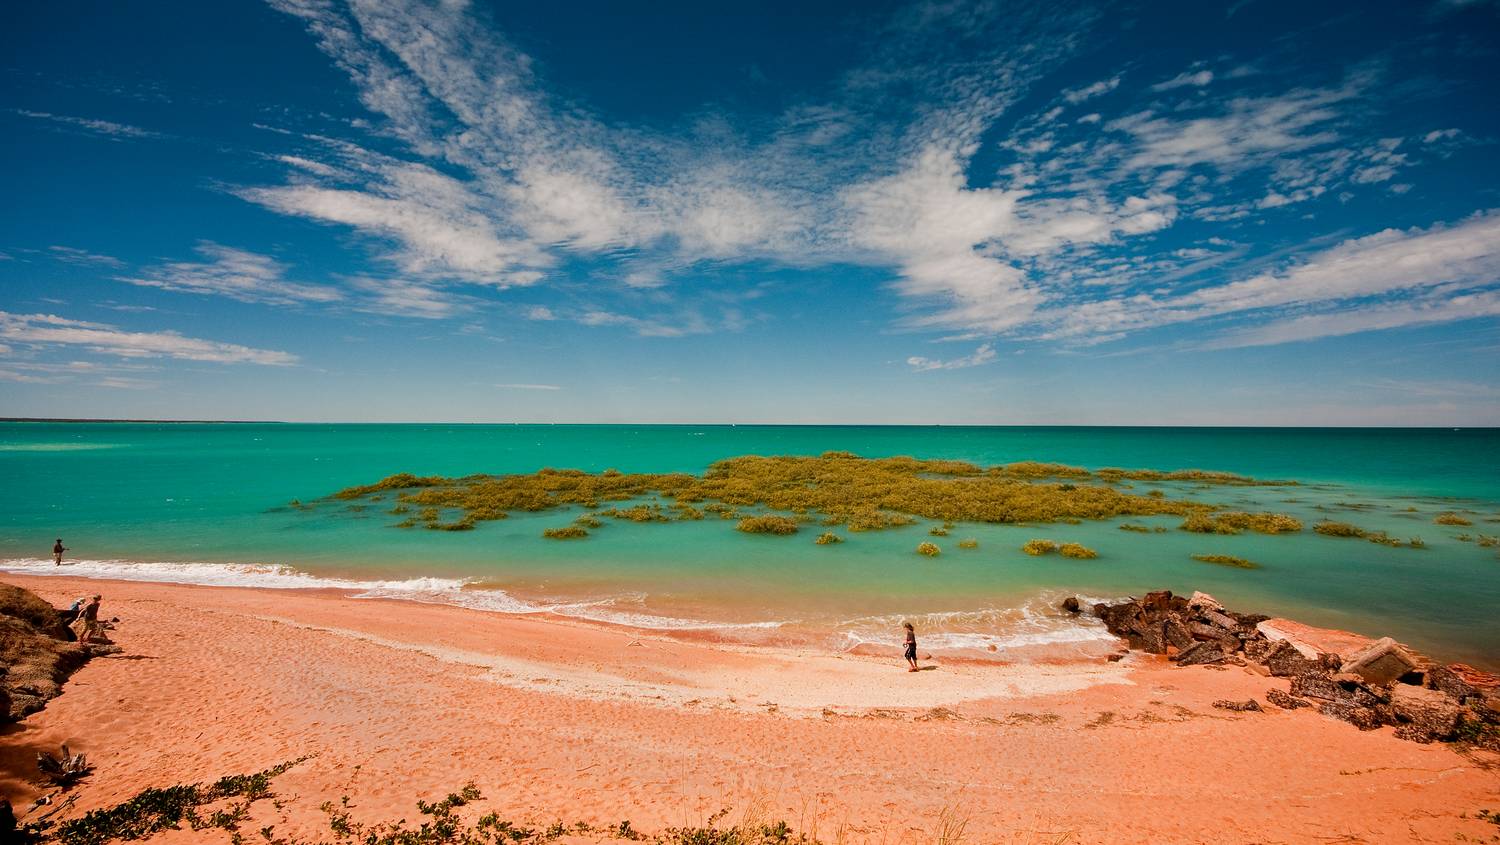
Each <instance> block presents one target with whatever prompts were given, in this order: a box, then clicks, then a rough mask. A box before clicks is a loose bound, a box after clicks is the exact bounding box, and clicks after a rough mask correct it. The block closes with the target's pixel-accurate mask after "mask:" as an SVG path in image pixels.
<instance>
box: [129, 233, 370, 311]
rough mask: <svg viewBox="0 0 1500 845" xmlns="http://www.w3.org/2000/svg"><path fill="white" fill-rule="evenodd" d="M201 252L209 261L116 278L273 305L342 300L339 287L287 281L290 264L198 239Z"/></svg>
mask: <svg viewBox="0 0 1500 845" xmlns="http://www.w3.org/2000/svg"><path fill="white" fill-rule="evenodd" d="M197 252H198V254H199V255H202V256H203V257H204V258H206V259H208V260H207V261H203V262H193V261H176V262H171V263H167V264H162V265H159V266H156V267H152V268H148V269H147V270H145V271H143V272H141V273H140V274H138V275H133V276H117V277H116V278H117V279H119V280H120V281H122V282H129V283H130V284H132V285H140V286H141V287H152V288H160V289H161V290H169V291H175V292H178V293H196V294H204V295H211V296H224V297H228V298H230V299H235V300H238V301H240V302H260V303H266V304H270V305H293V304H297V303H303V302H335V301H337V300H339V299H342V298H343V296H342V294H340V293H339V291H338V290H336V289H335V288H331V287H327V286H325V285H311V284H302V283H299V282H291V281H287V279H286V266H285V265H283V264H282V263H281V262H279V261H277V260H276V259H274V258H271V257H270V256H267V255H260V254H258V253H254V252H247V251H245V250H242V249H235V248H233V247H227V246H221V245H220V244H216V243H213V242H210V241H203V242H201V243H199V244H198V247H197Z"/></svg>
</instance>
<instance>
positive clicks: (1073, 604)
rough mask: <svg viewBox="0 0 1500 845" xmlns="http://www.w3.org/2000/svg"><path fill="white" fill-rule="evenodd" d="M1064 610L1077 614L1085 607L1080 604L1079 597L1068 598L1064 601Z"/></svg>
mask: <svg viewBox="0 0 1500 845" xmlns="http://www.w3.org/2000/svg"><path fill="white" fill-rule="evenodd" d="M1062 609H1063V610H1066V611H1067V612H1069V613H1077V612H1079V611H1081V610H1083V605H1081V604H1079V603H1078V597H1077V596H1068V597H1067V598H1065V599H1063V603H1062Z"/></svg>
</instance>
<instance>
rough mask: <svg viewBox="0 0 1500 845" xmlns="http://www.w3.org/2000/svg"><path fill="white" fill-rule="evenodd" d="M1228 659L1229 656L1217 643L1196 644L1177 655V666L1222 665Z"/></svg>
mask: <svg viewBox="0 0 1500 845" xmlns="http://www.w3.org/2000/svg"><path fill="white" fill-rule="evenodd" d="M1228 659H1229V655H1227V654H1225V653H1224V650H1223V649H1221V648H1219V646H1218V644H1217V643H1197V644H1195V645H1194V646H1193V647H1192V648H1189V649H1186V650H1185V651H1183V652H1182V654H1179V655H1177V665H1178V666H1202V665H1205V664H1209V663H1223V662H1224V661H1225V660H1228Z"/></svg>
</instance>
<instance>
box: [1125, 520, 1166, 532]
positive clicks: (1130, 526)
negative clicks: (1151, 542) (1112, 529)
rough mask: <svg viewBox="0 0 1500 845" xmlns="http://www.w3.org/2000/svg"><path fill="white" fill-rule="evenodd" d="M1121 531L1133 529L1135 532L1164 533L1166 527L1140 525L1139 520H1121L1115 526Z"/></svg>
mask: <svg viewBox="0 0 1500 845" xmlns="http://www.w3.org/2000/svg"><path fill="white" fill-rule="evenodd" d="M1116 527H1118V528H1119V529H1120V530H1121V531H1133V532H1135V533H1137V534H1165V533H1167V529H1166V528H1165V527H1164V526H1161V525H1142V524H1140V523H1139V522H1123V523H1120V525H1118V526H1116Z"/></svg>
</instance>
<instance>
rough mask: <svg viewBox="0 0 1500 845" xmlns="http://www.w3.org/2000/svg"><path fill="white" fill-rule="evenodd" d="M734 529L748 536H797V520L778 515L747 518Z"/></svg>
mask: <svg viewBox="0 0 1500 845" xmlns="http://www.w3.org/2000/svg"><path fill="white" fill-rule="evenodd" d="M734 528H735V530H736V531H743V532H745V533H746V534H782V535H785V534H796V533H797V520H795V519H792V518H791V517H789V516H778V515H776V514H765V515H764V516H747V517H745V518H744V519H742V520H740V521H739V522H738V523H737V524H736V525H735V526H734Z"/></svg>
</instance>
